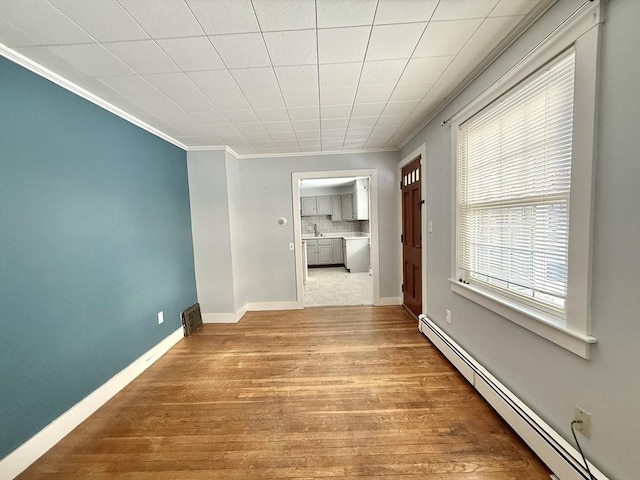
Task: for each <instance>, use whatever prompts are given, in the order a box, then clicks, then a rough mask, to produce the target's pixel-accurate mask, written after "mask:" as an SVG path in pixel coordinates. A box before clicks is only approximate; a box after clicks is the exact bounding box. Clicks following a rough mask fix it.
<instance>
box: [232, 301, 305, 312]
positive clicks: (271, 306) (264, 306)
mask: <svg viewBox="0 0 640 480" xmlns="http://www.w3.org/2000/svg"><path fill="white" fill-rule="evenodd" d="M245 307H246V309H247V311H249V312H262V311H267V310H297V309H299V308H300V307H299V306H298V302H249V303H247V305H246V306H245Z"/></svg>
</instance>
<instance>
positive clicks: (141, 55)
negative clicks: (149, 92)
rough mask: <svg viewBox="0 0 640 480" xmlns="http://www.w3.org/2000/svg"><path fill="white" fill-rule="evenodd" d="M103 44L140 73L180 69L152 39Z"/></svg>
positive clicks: (168, 71)
mask: <svg viewBox="0 0 640 480" xmlns="http://www.w3.org/2000/svg"><path fill="white" fill-rule="evenodd" d="M104 45H105V47H107V48H108V49H109V50H111V52H112V53H113V54H114V55H116V56H117V57H118V58H120V59H121V60H122V61H123V62H125V63H126V64H127V65H129V66H130V67H131V68H132V69H133V70H135V71H136V72H138V73H139V74H141V75H146V74H151V73H170V72H179V71H180V69H179V68H178V66H177V65H176V64H175V63H174V62H173V60H171V59H170V58H169V57H168V56H167V54H166V53H164V52H163V51H162V49H161V48H160V47H159V46H158V45H156V43H155V42H154V41H153V40H141V41H136V42H115V43H106V44H104Z"/></svg>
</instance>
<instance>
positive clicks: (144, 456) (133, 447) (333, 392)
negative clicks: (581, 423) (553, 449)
mask: <svg viewBox="0 0 640 480" xmlns="http://www.w3.org/2000/svg"><path fill="white" fill-rule="evenodd" d="M19 478H20V479H25V480H26V479H41V478H45V479H49V478H56V479H57V478H62V479H90V480H91V479H107V478H108V479H112V478H124V479H154V480H156V479H158V480H164V479H229V480H234V479H243V480H246V479H319V478H327V479H331V478H351V479H356V478H362V479H403V480H409V479H434V480H489V479H490V480H507V479H513V480H515V479H518V480H527V479H531V480H534V479H536V480H537V479H540V480H542V479H545V480H548V479H549V472H548V471H547V469H546V468H545V467H544V465H542V464H541V462H540V461H539V460H538V459H537V458H536V457H535V455H534V454H533V453H531V452H530V451H529V450H528V448H527V447H526V446H525V445H524V444H523V443H522V442H521V441H520V439H519V438H518V437H517V436H516V435H515V434H514V433H513V432H512V431H511V430H510V429H509V427H508V426H507V425H506V424H505V423H504V422H503V421H502V420H501V419H500V418H499V417H498V416H497V415H496V414H495V413H494V412H493V410H492V409H491V408H490V407H489V406H488V405H487V404H486V403H485V402H484V400H482V398H481V397H479V396H478V395H477V394H476V393H475V392H474V390H473V388H472V387H471V386H470V385H469V384H468V383H467V382H466V381H465V380H464V378H463V377H462V376H460V375H459V374H458V373H457V372H456V371H455V370H454V369H453V368H452V367H451V366H450V364H449V363H448V362H447V361H446V360H445V359H444V357H442V356H441V354H440V353H439V352H438V351H437V349H435V348H434V347H433V346H432V345H431V344H430V343H429V342H428V340H427V339H426V338H425V337H424V336H422V334H420V333H419V332H418V330H417V326H416V321H415V319H413V318H412V317H411V316H409V315H408V314H407V313H406V312H405V311H404V310H403V309H402V308H400V307H325V308H310V309H305V310H293V311H284V312H281V311H278V312H250V313H247V314H246V315H245V316H244V317H243V318H242V320H241V321H240V322H239V323H238V324H234V325H205V326H204V327H203V328H202V329H201V330H200V331H199V332H198V333H197V334H196V335H194V336H192V337H188V338H185V339H183V340H181V341H180V343H178V344H177V345H176V346H175V347H174V348H173V349H172V350H171V351H169V352H168V353H167V354H166V355H165V356H163V357H162V358H161V359H159V360H158V361H157V362H156V363H155V364H154V365H153V366H152V367H150V368H149V369H148V370H147V371H146V372H144V373H143V374H142V375H141V376H140V377H138V378H137V379H136V380H135V381H134V382H133V383H131V384H130V385H129V386H128V387H127V388H125V389H124V390H123V391H122V392H120V393H119V394H118V395H116V396H115V397H114V398H113V399H112V400H111V401H109V402H108V403H107V404H105V405H104V406H103V407H102V408H101V409H100V410H98V411H97V412H96V413H95V414H94V415H92V416H91V417H90V418H89V419H87V420H86V421H85V422H84V423H83V424H82V425H80V426H79V427H78V428H77V429H76V430H74V431H73V432H72V433H71V434H70V435H68V436H67V437H66V438H65V439H63V440H62V441H61V442H60V443H59V444H58V445H56V446H55V447H54V448H52V449H51V450H50V451H49V452H48V453H47V454H45V455H44V456H43V457H42V458H41V459H40V460H38V461H37V462H36V463H34V464H33V465H32V466H31V467H30V468H29V469H28V470H27V471H25V472H24V473H23V474H22V475H21V476H20V477H19Z"/></svg>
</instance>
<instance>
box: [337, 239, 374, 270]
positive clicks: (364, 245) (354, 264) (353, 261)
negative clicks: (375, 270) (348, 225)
mask: <svg viewBox="0 0 640 480" xmlns="http://www.w3.org/2000/svg"><path fill="white" fill-rule="evenodd" d="M343 253H344V266H345V267H346V268H347V270H349V271H350V272H351V273H356V272H368V271H369V263H370V248H369V238H367V237H362V238H345V239H344V248H343Z"/></svg>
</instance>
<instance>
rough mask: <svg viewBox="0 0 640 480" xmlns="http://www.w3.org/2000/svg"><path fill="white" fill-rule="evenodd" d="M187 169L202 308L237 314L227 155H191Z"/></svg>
mask: <svg viewBox="0 0 640 480" xmlns="http://www.w3.org/2000/svg"><path fill="white" fill-rule="evenodd" d="M187 168H188V172H189V200H190V202H191V228H192V233H193V256H194V261H195V270H196V287H197V291H198V302H199V303H200V309H201V310H202V313H203V314H210V313H233V312H235V308H234V291H233V269H232V263H231V236H230V232H231V228H230V221H229V199H228V193H227V172H226V162H225V152H224V151H209V152H189V153H188V154H187Z"/></svg>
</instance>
